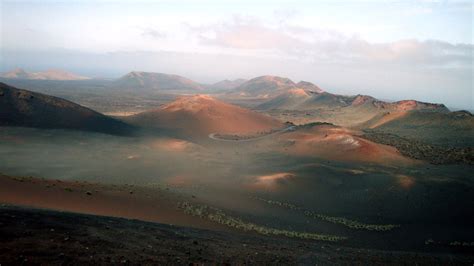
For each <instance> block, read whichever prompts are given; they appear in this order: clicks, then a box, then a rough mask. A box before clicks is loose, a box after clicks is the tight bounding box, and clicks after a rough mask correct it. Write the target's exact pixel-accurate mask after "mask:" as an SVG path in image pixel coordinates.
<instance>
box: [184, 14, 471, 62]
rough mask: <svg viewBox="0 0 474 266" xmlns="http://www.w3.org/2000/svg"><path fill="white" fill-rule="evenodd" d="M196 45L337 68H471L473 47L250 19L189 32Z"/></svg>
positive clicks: (193, 29) (212, 25)
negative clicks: (373, 38) (375, 39)
mask: <svg viewBox="0 0 474 266" xmlns="http://www.w3.org/2000/svg"><path fill="white" fill-rule="evenodd" d="M192 31H193V32H194V33H195V34H196V37H197V39H198V41H199V42H200V44H201V45H205V46H219V47H222V48H229V49H237V50H239V49H240V50H255V53H260V52H261V51H265V50H266V51H278V52H280V53H282V54H285V55H287V56H288V57H292V58H296V59H300V60H304V61H309V62H325V63H337V64H364V65H373V66H377V67H379V66H381V65H395V66H397V65H398V66H400V65H403V66H406V67H428V68H430V67H441V68H447V67H454V68H458V67H472V59H473V57H472V54H473V52H474V45H472V44H451V43H448V42H443V41H437V40H426V41H420V40H416V39H406V40H398V41H394V42H388V43H371V42H368V41H366V40H363V39H361V38H360V37H358V36H357V35H353V36H346V35H344V34H342V33H339V32H337V31H333V30H328V29H321V28H307V27H299V26H294V25H290V24H287V23H283V24H279V25H277V26H274V25H266V24H264V23H263V22H262V21H260V20H258V19H256V18H253V17H238V16H236V17H234V18H233V19H232V20H230V21H226V22H221V23H215V24H210V25H205V26H201V27H196V28H192Z"/></svg>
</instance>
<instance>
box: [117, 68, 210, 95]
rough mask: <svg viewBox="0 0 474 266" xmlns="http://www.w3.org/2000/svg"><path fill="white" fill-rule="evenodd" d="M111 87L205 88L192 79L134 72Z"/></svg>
mask: <svg viewBox="0 0 474 266" xmlns="http://www.w3.org/2000/svg"><path fill="white" fill-rule="evenodd" d="M111 86H112V87H113V88H120V89H140V90H155V91H156V90H191V91H193V90H202V89H203V88H204V87H203V86H202V85H201V84H199V83H197V82H194V81H192V80H190V79H187V78H184V77H181V76H178V75H170V74H163V73H152V72H139V71H132V72H130V73H128V74H126V75H125V76H123V77H121V78H119V79H117V80H115V81H114V82H113V83H112V84H111Z"/></svg>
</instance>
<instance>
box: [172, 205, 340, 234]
mask: <svg viewBox="0 0 474 266" xmlns="http://www.w3.org/2000/svg"><path fill="white" fill-rule="evenodd" d="M178 207H179V208H180V209H183V210H184V212H185V213H187V214H190V215H193V216H198V217H201V218H204V219H208V220H210V221H212V222H216V223H219V224H222V225H226V226H229V227H232V228H235V229H239V230H244V231H254V232H257V233H259V234H262V235H276V236H286V237H293V238H301V239H312V240H321V241H330V242H337V241H341V240H345V239H347V238H346V237H342V236H333V235H324V234H317V233H306V232H295V231H289V230H281V229H275V228H269V227H265V226H260V225H257V224H254V223H248V222H244V221H242V220H241V219H239V218H235V217H232V216H229V215H227V214H225V213H224V212H223V211H222V210H219V209H217V208H214V207H210V206H207V205H193V204H191V203H189V202H180V203H179V204H178Z"/></svg>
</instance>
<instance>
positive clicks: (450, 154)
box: [362, 131, 474, 165]
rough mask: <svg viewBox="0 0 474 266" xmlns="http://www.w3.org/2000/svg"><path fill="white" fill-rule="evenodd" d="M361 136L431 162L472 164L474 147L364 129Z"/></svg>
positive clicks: (409, 155) (408, 155) (406, 154)
mask: <svg viewBox="0 0 474 266" xmlns="http://www.w3.org/2000/svg"><path fill="white" fill-rule="evenodd" d="M362 137H363V138H365V139H368V140H370V141H373V142H377V143H380V144H385V145H390V146H393V147H395V148H397V149H398V150H399V151H400V152H401V153H402V154H403V155H405V156H407V157H410V158H414V159H418V160H424V161H428V162H430V163H432V164H471V165H472V164H474V148H472V147H464V148H456V147H443V146H434V145H429V144H426V143H423V142H420V141H417V140H411V139H407V138H403V137H399V136H397V135H395V134H390V133H381V132H375V131H366V132H365V133H364V134H363V135H362Z"/></svg>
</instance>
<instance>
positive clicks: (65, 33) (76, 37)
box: [0, 0, 474, 110]
mask: <svg viewBox="0 0 474 266" xmlns="http://www.w3.org/2000/svg"><path fill="white" fill-rule="evenodd" d="M0 12H1V13H0V14H1V18H0V33H1V34H0V52H1V53H0V71H8V70H10V69H12V68H16V67H22V68H24V69H26V70H30V71H39V70H45V69H50V68H61V69H65V70H68V71H73V72H76V73H78V74H82V75H88V76H92V77H107V78H116V77H119V76H121V75H124V74H125V73H127V72H129V71H132V70H135V71H152V72H162V73H172V74H178V75H182V76H186V77H189V78H191V79H194V80H196V81H198V82H201V83H213V82H217V81H219V80H222V79H235V78H253V77H256V76H260V75H279V76H284V77H288V78H290V79H292V80H294V81H299V80H306V81H310V82H313V83H315V84H317V85H319V86H320V87H322V88H323V89H325V90H327V91H330V92H334V93H342V94H369V95H372V96H375V97H378V98H381V99H389V100H400V99H416V100H422V101H429V102H438V103H445V104H446V105H448V106H450V107H452V108H464V109H470V110H473V109H474V93H473V51H474V40H473V25H474V19H473V3H472V2H471V1H447V0H445V1H434V0H424V1H422V0H419V1H415V0H413V1H401V0H400V1H384V0H378V1H370V0H364V1H362V0H346V1H340V0H332V1H329V0H328V1H315V0H313V1H297V0H293V1H281V0H268V1H256V0H253V1H249V0H240V1H237V0H230V1H226V0H220V1H211V0H207V1H201V0H186V1H178V0H175V1H159V0H158V1H118V0H116V1H106V0H103V1H100V0H99V1H87V0H84V1H78V0H76V1H75V0H71V1H50V0H49V1H48V0H43V1H39V0H38V1H9V0H0Z"/></svg>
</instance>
